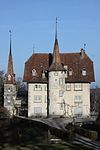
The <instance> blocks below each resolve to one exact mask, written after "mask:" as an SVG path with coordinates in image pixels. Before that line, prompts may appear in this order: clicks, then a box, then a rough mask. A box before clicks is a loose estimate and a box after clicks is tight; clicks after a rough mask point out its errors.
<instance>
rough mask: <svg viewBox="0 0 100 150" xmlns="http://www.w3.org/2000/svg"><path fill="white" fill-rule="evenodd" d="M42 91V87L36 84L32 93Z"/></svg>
mask: <svg viewBox="0 0 100 150" xmlns="http://www.w3.org/2000/svg"><path fill="white" fill-rule="evenodd" d="M41 90H42V87H41V85H40V84H36V85H35V87H34V91H41Z"/></svg>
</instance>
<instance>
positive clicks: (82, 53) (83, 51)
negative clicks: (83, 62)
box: [80, 48, 85, 59]
mask: <svg viewBox="0 0 100 150" xmlns="http://www.w3.org/2000/svg"><path fill="white" fill-rule="evenodd" d="M80 51H81V52H80V54H81V58H82V59H83V58H84V56H85V50H84V49H83V48H81V50H80Z"/></svg>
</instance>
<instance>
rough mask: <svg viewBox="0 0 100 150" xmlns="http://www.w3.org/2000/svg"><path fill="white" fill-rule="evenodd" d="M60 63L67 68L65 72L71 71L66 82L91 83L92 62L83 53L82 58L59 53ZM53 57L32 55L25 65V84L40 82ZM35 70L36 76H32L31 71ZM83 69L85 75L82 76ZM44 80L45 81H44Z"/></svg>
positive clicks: (74, 54) (92, 79)
mask: <svg viewBox="0 0 100 150" xmlns="http://www.w3.org/2000/svg"><path fill="white" fill-rule="evenodd" d="M60 58H61V63H62V65H63V66H67V71H69V70H70V69H71V70H72V76H68V78H66V82H89V83H90V82H93V81H94V68H93V62H92V60H91V59H90V58H89V57H88V56H87V55H86V54H85V53H84V57H83V56H82V55H81V52H80V53H60ZM52 60H53V56H52V54H51V53H49V54H46V53H45V54H42V53H37V54H33V55H32V56H31V57H30V58H29V59H28V61H26V63H25V68H24V77H23V80H24V81H25V82H35V81H36V82H37V79H35V78H38V82H42V81H43V80H42V72H43V71H48V70H49V67H50V65H51V64H52ZM33 69H35V70H36V76H34V77H33V76H32V70H33ZM83 69H85V71H86V75H85V76H83V75H82V70H83ZM45 80H46V79H45Z"/></svg>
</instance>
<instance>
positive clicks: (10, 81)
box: [4, 31, 17, 115]
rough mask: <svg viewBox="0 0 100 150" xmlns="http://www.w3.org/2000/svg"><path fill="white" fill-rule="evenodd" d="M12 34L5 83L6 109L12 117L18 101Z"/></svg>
mask: <svg viewBox="0 0 100 150" xmlns="http://www.w3.org/2000/svg"><path fill="white" fill-rule="evenodd" d="M9 32H10V51H9V57H8V68H7V73H6V74H5V82H4V107H6V108H7V109H8V111H9V113H10V115H14V114H15V113H16V109H15V101H16V93H17V88H16V81H15V74H14V70H13V59H12V50H11V31H9Z"/></svg>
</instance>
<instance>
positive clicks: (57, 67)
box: [49, 38, 65, 71]
mask: <svg viewBox="0 0 100 150" xmlns="http://www.w3.org/2000/svg"><path fill="white" fill-rule="evenodd" d="M62 70H65V69H64V67H63V66H62V64H61V60H60V54H59V45H58V40H57V38H56V39H55V43H54V50H53V61H52V64H51V66H50V68H49V71H62Z"/></svg>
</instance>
